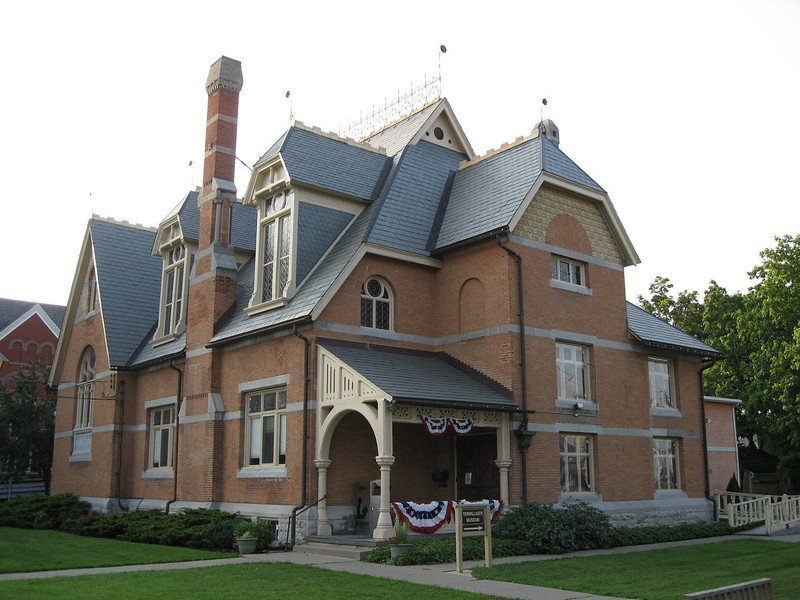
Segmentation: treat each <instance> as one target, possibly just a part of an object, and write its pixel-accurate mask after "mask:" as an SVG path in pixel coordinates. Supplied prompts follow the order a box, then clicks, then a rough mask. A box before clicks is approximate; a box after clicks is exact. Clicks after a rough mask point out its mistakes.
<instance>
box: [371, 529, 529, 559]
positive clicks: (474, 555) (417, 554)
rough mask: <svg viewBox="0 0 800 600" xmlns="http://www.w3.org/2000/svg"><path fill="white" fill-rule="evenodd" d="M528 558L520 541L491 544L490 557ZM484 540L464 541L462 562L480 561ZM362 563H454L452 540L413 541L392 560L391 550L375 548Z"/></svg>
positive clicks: (495, 541) (526, 545)
mask: <svg viewBox="0 0 800 600" xmlns="http://www.w3.org/2000/svg"><path fill="white" fill-rule="evenodd" d="M525 554H530V550H529V548H528V544H527V543H525V542H521V541H519V540H506V539H495V540H492V557H493V558H502V557H505V556H524V555H525ZM483 558H484V556H483V538H482V537H477V536H476V537H468V538H464V560H483ZM364 561H365V562H373V563H384V564H395V565H436V564H441V563H448V562H455V561H456V540H455V538H443V539H436V540H418V541H417V540H412V541H411V548H410V549H409V550H408V552H406V553H405V554H403V555H402V556H399V557H397V558H395V559H392V558H391V549H390V546H388V545H385V546H378V547H377V548H375V549H374V550H371V551H370V553H369V554H367V556H366V557H365V558H364Z"/></svg>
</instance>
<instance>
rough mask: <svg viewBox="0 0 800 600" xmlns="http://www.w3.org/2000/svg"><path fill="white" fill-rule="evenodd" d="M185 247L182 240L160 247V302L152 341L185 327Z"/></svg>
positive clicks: (186, 251)
mask: <svg viewBox="0 0 800 600" xmlns="http://www.w3.org/2000/svg"><path fill="white" fill-rule="evenodd" d="M188 255H189V249H188V247H187V246H186V245H185V244H183V243H178V244H171V245H170V246H169V247H167V248H164V249H162V252H161V256H162V259H163V267H162V271H161V303H160V310H159V315H158V330H157V332H156V336H155V340H156V341H167V340H170V339H173V338H175V337H176V336H177V335H179V334H180V333H181V332H182V331H183V330H184V329H186V304H187V303H186V299H187V297H188V295H189V277H188Z"/></svg>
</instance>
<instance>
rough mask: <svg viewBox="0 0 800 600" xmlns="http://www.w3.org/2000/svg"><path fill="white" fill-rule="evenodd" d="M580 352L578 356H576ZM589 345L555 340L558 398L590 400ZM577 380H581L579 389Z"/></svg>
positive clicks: (578, 400)
mask: <svg viewBox="0 0 800 600" xmlns="http://www.w3.org/2000/svg"><path fill="white" fill-rule="evenodd" d="M578 353H580V357H578ZM589 365H590V362H589V347H588V346H582V345H579V344H569V343H566V342H556V392H557V398H558V400H567V401H574V402H592V401H593V400H592V393H591V389H592V386H591V378H590V376H589ZM578 381H582V386H580V387H582V390H580V388H579V385H578V383H577V382H578Z"/></svg>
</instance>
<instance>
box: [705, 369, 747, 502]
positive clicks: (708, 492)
mask: <svg viewBox="0 0 800 600" xmlns="http://www.w3.org/2000/svg"><path fill="white" fill-rule="evenodd" d="M717 360H718V359H716V358H711V359H709V360H707V361H705V362H704V363H703V365H702V366H701V367H700V370H698V371H697V377H698V379H699V380H700V418H701V419H702V420H703V467H704V468H705V476H704V477H703V485H704V487H705V492H706V498H708V499H710V498H711V482H710V481H709V477H708V431H707V428H708V419H707V418H706V401H705V394H704V393H703V371H705V370H706V369H710V368H711V367H713V366H714V365H715V364H717ZM735 423H736V421H735V420H734V425H735ZM737 456H738V455H737ZM736 466H737V469H738V466H739V465H738V462H737V465H736ZM714 507H715V508H714V510H716V502H715V503H714ZM718 516H719V515H714V517H715V518H717V517H718Z"/></svg>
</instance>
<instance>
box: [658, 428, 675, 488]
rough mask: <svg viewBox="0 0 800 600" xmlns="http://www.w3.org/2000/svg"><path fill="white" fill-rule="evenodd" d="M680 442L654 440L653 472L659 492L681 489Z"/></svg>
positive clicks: (662, 439)
mask: <svg viewBox="0 0 800 600" xmlns="http://www.w3.org/2000/svg"><path fill="white" fill-rule="evenodd" d="M679 467H680V464H679V462H678V440H676V439H673V438H653V471H654V476H655V486H656V489H657V490H677V489H680V485H681V481H680V470H679Z"/></svg>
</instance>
